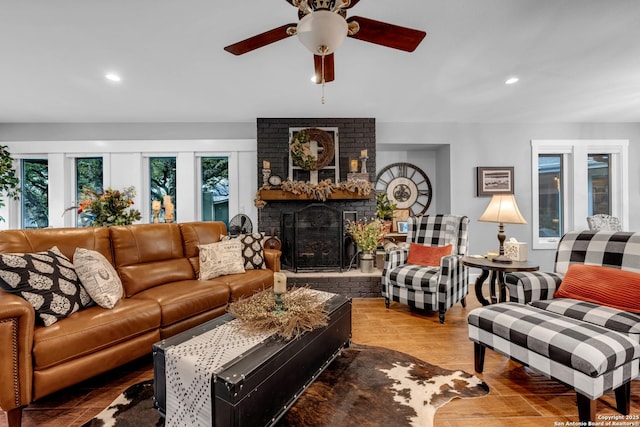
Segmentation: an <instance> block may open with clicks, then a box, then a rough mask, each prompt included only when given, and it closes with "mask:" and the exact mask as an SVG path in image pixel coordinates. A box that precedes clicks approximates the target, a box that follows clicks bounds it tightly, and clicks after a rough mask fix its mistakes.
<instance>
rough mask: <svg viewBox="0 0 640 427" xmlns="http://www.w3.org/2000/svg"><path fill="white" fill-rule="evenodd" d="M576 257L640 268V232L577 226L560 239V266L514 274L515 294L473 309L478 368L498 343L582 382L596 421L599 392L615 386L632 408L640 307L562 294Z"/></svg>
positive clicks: (583, 410) (584, 400)
mask: <svg viewBox="0 0 640 427" xmlns="http://www.w3.org/2000/svg"><path fill="white" fill-rule="evenodd" d="M574 263H581V264H589V265H600V266H606V267H611V268H619V269H623V270H628V271H633V272H640V233H629V232H611V231H598V232H596V231H575V232H570V233H567V234H566V235H565V236H563V237H562V239H561V240H560V242H559V245H558V249H557V251H556V261H555V266H554V272H551V273H546V272H528V273H509V274H507V275H506V277H505V282H506V284H507V288H508V289H509V294H510V301H509V302H505V303H500V304H495V305H492V306H487V307H481V308H477V309H474V310H472V311H471V312H470V313H469V317H468V320H469V338H470V339H471V340H472V341H473V342H474V358H475V368H476V371H478V372H482V370H483V365H484V352H485V349H486V348H490V349H492V350H494V351H496V352H498V353H500V354H503V355H505V356H507V357H509V358H511V359H513V360H515V361H517V362H520V363H522V364H524V365H527V366H529V367H531V368H532V369H534V370H536V371H538V372H540V373H542V374H543V375H546V376H547V377H550V378H552V379H555V380H557V381H560V382H562V383H564V384H566V385H568V386H570V387H572V388H574V389H575V390H576V394H577V402H578V414H579V418H580V421H585V422H588V421H592V422H594V421H596V418H595V402H596V399H598V398H599V397H600V396H602V395H603V394H604V393H606V392H608V391H610V390H615V395H616V404H617V407H618V411H620V412H621V413H623V414H628V413H629V409H630V388H631V387H630V384H631V380H632V379H634V378H636V377H637V376H638V373H639V372H638V371H639V365H640V344H639V342H640V339H639V338H640V315H639V314H637V313H631V312H627V311H622V310H618V309H615V308H610V307H605V306H602V305H599V304H596V303H592V302H584V301H579V300H575V299H569V298H554V293H555V291H556V290H557V289H558V287H559V286H560V284H561V283H562V279H563V277H564V275H565V273H566V272H567V270H568V268H569V265H571V264H574Z"/></svg>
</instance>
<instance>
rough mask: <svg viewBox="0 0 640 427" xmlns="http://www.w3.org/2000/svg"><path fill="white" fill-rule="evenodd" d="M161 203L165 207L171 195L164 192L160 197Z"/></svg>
mask: <svg viewBox="0 0 640 427" xmlns="http://www.w3.org/2000/svg"><path fill="white" fill-rule="evenodd" d="M162 199H163V200H162V205H163V206H164V207H165V209H166V208H167V205H168V204H169V203H171V195H170V194H165V195H164V196H163V198H162Z"/></svg>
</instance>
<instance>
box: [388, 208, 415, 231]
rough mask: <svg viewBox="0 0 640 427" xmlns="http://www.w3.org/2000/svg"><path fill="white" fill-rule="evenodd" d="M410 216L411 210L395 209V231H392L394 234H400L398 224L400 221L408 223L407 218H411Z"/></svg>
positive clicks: (393, 219)
mask: <svg viewBox="0 0 640 427" xmlns="http://www.w3.org/2000/svg"><path fill="white" fill-rule="evenodd" d="M409 215H411V210H410V209H394V210H393V218H392V221H393V229H392V230H391V231H393V232H394V233H397V232H398V226H397V224H398V222H400V221H406V220H407V218H409Z"/></svg>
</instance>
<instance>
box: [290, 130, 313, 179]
mask: <svg viewBox="0 0 640 427" xmlns="http://www.w3.org/2000/svg"><path fill="white" fill-rule="evenodd" d="M310 144H311V137H310V136H309V134H307V133H306V132H305V131H304V129H303V130H301V131H299V132H298V133H296V135H295V136H294V137H293V138H292V139H291V143H290V144H289V149H290V150H291V159H292V160H293V163H295V164H296V166H299V167H301V168H302V169H304V170H313V169H315V168H316V165H317V162H318V158H317V156H315V155H314V154H313V153H312V152H311V146H310Z"/></svg>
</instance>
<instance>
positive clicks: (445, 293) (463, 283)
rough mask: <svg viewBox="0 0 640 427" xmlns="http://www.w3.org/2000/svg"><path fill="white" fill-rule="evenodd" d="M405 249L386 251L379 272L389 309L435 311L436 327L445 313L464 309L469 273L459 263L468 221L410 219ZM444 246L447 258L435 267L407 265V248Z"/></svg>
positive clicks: (465, 244)
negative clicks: (401, 306)
mask: <svg viewBox="0 0 640 427" xmlns="http://www.w3.org/2000/svg"><path fill="white" fill-rule="evenodd" d="M408 223H409V224H408V226H409V230H408V233H407V248H404V249H396V250H391V251H389V252H388V253H387V254H386V256H385V263H384V269H383V272H382V295H383V296H384V299H385V305H386V306H387V308H389V304H390V302H391V301H395V302H399V303H401V304H407V305H409V306H410V307H413V308H420V309H426V310H432V311H435V310H438V313H439V318H440V323H444V317H445V313H446V311H447V310H448V309H449V308H451V307H452V306H453V305H454V304H455V303H457V302H458V301H460V302H461V304H462V306H463V307H464V306H466V302H465V297H466V296H467V294H468V293H469V269H468V268H467V267H466V266H464V265H463V264H462V263H461V262H460V260H461V258H462V257H463V256H464V254H465V253H466V251H467V247H468V225H469V218H467V217H466V216H456V215H442V214H440V215H427V216H422V217H410V218H409V219H408ZM409 243H416V244H420V245H426V246H445V245H448V244H450V243H451V244H452V253H451V255H448V256H444V257H442V258H441V260H440V266H438V267H426V266H421V265H414V264H408V263H407V258H408V253H409V251H408V244H409Z"/></svg>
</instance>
